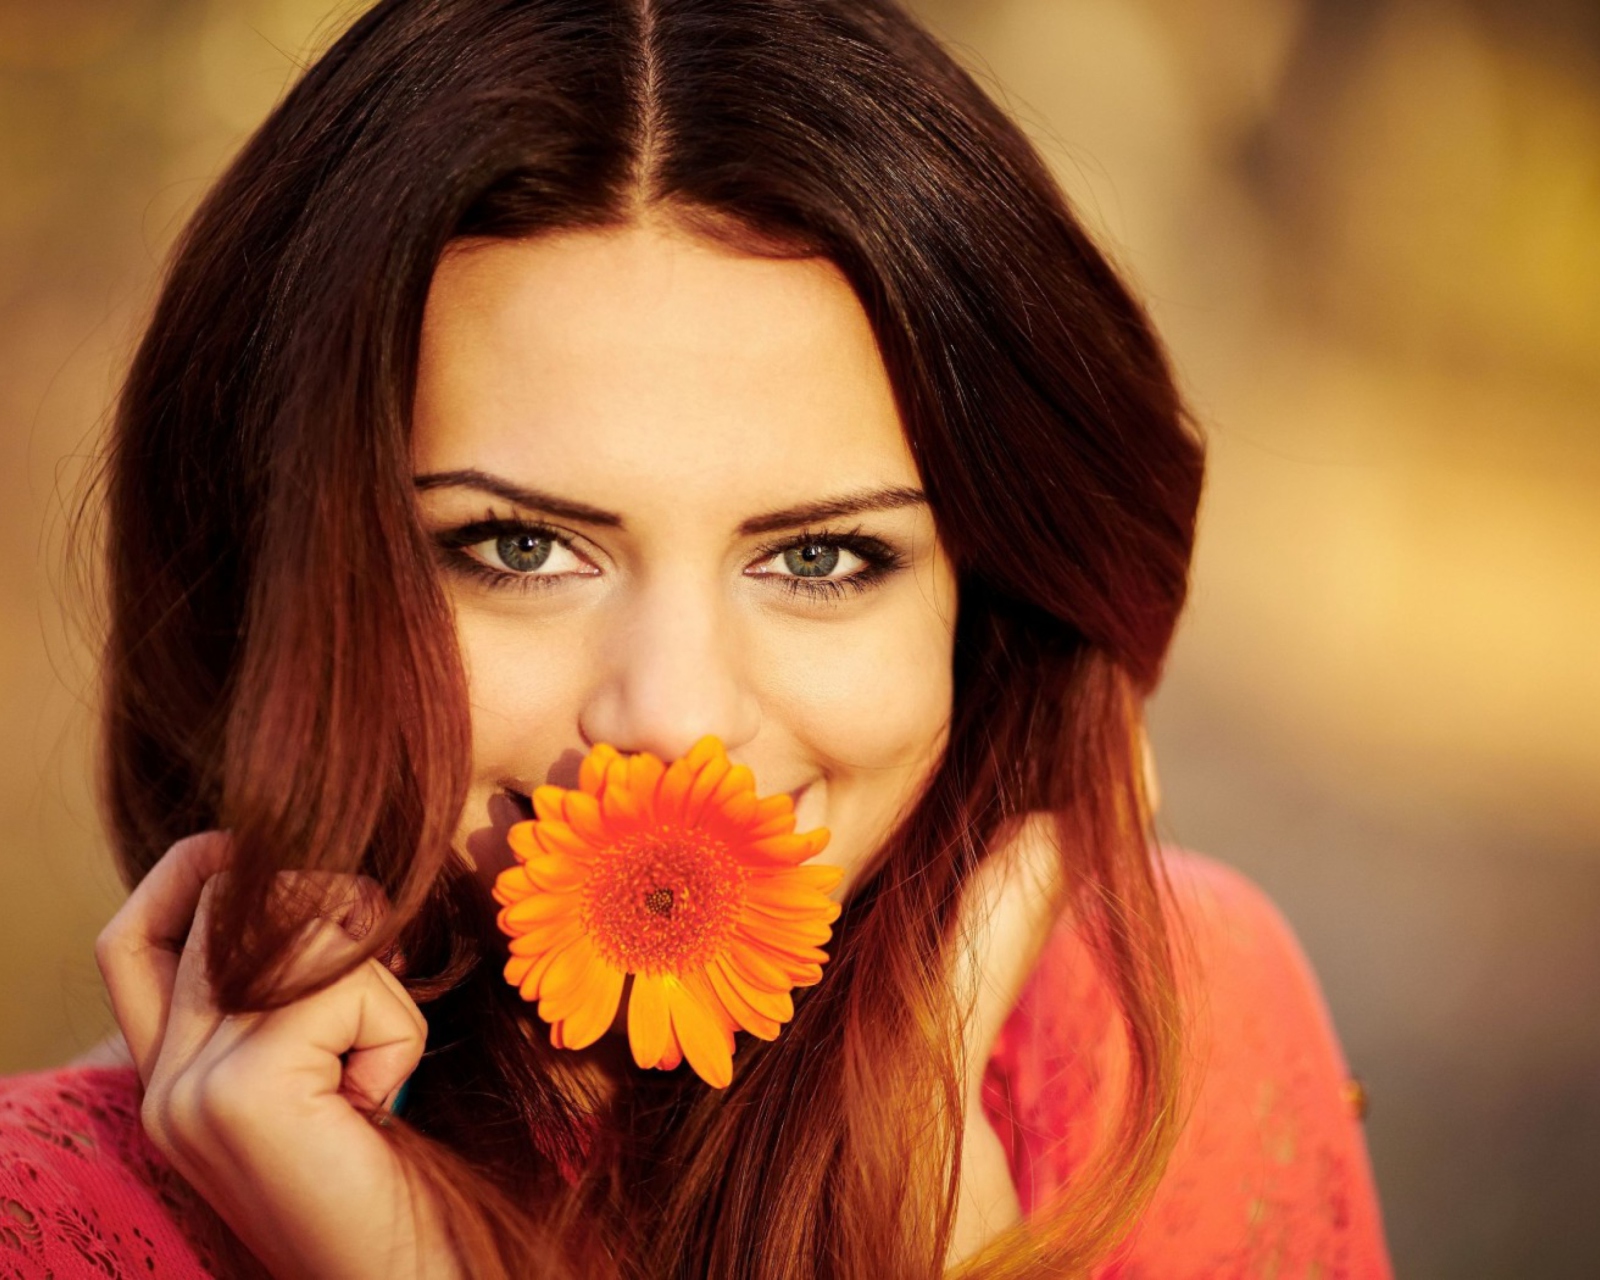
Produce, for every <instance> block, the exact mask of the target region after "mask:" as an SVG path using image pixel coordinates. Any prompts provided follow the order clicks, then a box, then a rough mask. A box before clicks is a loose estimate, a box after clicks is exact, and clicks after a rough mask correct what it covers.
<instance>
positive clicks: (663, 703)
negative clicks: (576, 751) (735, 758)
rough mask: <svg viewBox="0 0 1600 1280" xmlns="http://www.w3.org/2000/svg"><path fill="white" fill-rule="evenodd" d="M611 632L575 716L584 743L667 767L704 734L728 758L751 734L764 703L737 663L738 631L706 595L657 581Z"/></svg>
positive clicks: (636, 597) (635, 598)
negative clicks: (643, 755) (648, 757)
mask: <svg viewBox="0 0 1600 1280" xmlns="http://www.w3.org/2000/svg"><path fill="white" fill-rule="evenodd" d="M625 608H626V612H625V613H623V614H621V615H620V616H618V617H617V618H616V619H615V621H614V622H613V623H612V624H611V625H610V626H609V627H608V629H607V636H606V641H605V642H604V644H603V645H602V646H601V652H599V653H597V655H596V666H597V670H596V682H595V684H594V686H593V688H592V690H591V692H590V694H589V696H588V698H587V699H586V701H585V703H584V705H583V708H582V710H581V711H580V713H579V718H578V729H579V732H580V733H581V734H582V736H583V739H584V742H585V744H586V745H589V746H593V745H594V744H595V743H596V742H606V743H609V744H610V745H612V746H613V747H615V748H616V749H617V750H618V751H622V752H632V751H649V752H652V753H654V754H655V755H657V756H659V757H660V758H661V759H663V760H667V761H671V760H675V759H676V758H677V757H679V756H681V755H683V754H684V753H685V752H687V751H688V750H689V748H690V747H692V746H693V745H694V744H695V743H696V742H698V741H699V740H700V739H701V738H702V737H704V736H705V735H706V734H708V733H711V734H715V735H716V736H717V737H718V738H720V739H721V740H722V745H723V746H724V747H725V748H726V749H727V750H728V751H729V752H730V753H731V752H733V751H735V750H736V749H737V748H738V747H740V746H742V745H743V744H745V743H746V742H749V741H750V739H752V738H753V737H755V734H756V730H757V729H758V728H759V726H760V721H761V713H760V703H759V700H758V699H757V697H756V694H755V690H754V689H753V688H752V687H751V685H750V681H749V680H748V679H747V676H746V671H745V667H744V664H743V662H742V661H741V660H740V653H739V644H738V638H737V626H736V624H735V621H734V620H733V619H730V618H729V617H727V616H726V611H725V610H724V609H723V608H722V607H721V602H720V601H719V600H717V599H716V598H715V597H714V596H713V595H712V594H710V593H694V594H692V595H690V594H686V593H685V591H684V590H683V588H682V586H681V584H680V585H679V586H677V587H675V586H674V585H673V584H672V583H669V582H665V581H663V582H659V583H656V584H653V585H652V586H650V587H649V588H645V589H641V590H640V591H639V592H638V593H637V594H634V595H633V596H632V598H631V599H630V600H629V601H628V603H627V605H626V606H625Z"/></svg>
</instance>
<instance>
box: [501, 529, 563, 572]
mask: <svg viewBox="0 0 1600 1280" xmlns="http://www.w3.org/2000/svg"><path fill="white" fill-rule="evenodd" d="M554 547H555V540H554V539H553V538H547V537H542V536H541V535H539V534H537V533H529V532H524V533H509V534H506V535H505V536H504V537H502V538H498V539H496V540H495V544H494V549H495V554H496V555H498V556H499V557H500V563H501V564H503V565H505V567H506V568H508V569H511V570H513V571H514V572H516V573H532V572H533V571H534V570H535V569H537V568H539V567H540V566H541V565H543V564H544V562H545V561H546V560H548V559H549V558H550V552H551V550H552V549H553V548H554Z"/></svg>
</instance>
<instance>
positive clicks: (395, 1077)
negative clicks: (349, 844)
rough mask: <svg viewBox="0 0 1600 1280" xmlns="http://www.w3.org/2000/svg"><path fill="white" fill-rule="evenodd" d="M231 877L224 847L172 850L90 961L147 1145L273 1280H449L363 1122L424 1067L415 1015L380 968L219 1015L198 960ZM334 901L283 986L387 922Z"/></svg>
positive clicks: (424, 1218)
mask: <svg viewBox="0 0 1600 1280" xmlns="http://www.w3.org/2000/svg"><path fill="white" fill-rule="evenodd" d="M227 860H228V838H227V836H226V835H224V834H223V833H220V832H206V833H204V834H201V835H196V836H191V837H189V838H188V839H186V840H181V841H179V842H178V843H177V844H175V845H174V846H173V847H172V848H171V849H170V850H168V851H167V853H166V855H165V856H164V857H162V859H161V861H160V862H158V863H157V864H156V865H155V866H154V867H153V868H152V869H151V871H150V873H149V875H147V876H146V877H145V879H144V880H143V881H142V882H141V883H140V885H139V886H138V888H136V889H135V890H134V891H133V893H132V895H131V896H130V897H129V899H128V901H127V903H126V904H124V906H123V907H122V909H121V910H120V911H118V912H117V914H116V916H115V917H113V919H112V920H111V923H110V924H108V925H107V926H106V928H105V929H104V931H103V932H102V933H101V935H100V937H99V940H98V941H97V943H96V946H95V958H96V960H97V962H98V963H99V966H100V971H101V973H102V975H103V976H104V978H105V983H106V987H107V989H108V990H109V992H110V994H111V1003H112V1006H113V1008H114V1010H115V1013H116V1017H117V1021H118V1023H119V1024H120V1025H121V1028H122V1033H123V1036H124V1037H125V1038H126V1040H127V1043H128V1048H129V1051H130V1053H131V1055H132V1058H133V1061H134V1064H135V1065H136V1066H137V1068H138V1071H139V1076H140V1079H141V1080H142V1081H143V1082H144V1086H145V1094H144V1105H143V1109H142V1113H141V1114H142V1119H143V1122H144V1127H145V1130H146V1131H147V1132H148V1134H149V1135H150V1138H151V1140H152V1141H153V1142H154V1144H155V1145H156V1147H157V1148H158V1149H159V1150H160V1151H161V1152H162V1153H163V1154H164V1155H165V1156H166V1157H167V1158H168V1159H169V1160H170V1161H171V1162H172V1164H173V1166H174V1167H175V1168H176V1169H177V1170H178V1172H179V1173H181V1174H182V1175H183V1176H184V1177H185V1178H186V1179H187V1180H188V1181H189V1183H190V1184H191V1185H193V1186H194V1188H195V1189H196V1190H197V1191H198V1192H200V1194H201V1195H203V1196H204V1197H205V1198H206V1199H207V1200H208V1201H209V1202H210V1203H211V1205H212V1206H213V1207H214V1208H215V1209H216V1210H217V1212H218V1213H219V1214H220V1215H221V1216H222V1218H223V1219H224V1220H225V1221H226V1222H227V1223H228V1225H229V1226H230V1227H232V1229H233V1230H234V1232H235V1233H236V1234H237V1235H238V1236H239V1238H240V1239H241V1240H243V1241H244V1243H245V1244H246V1245H247V1246H248V1247H249V1248H250V1249H251V1251H252V1252H253V1253H254V1254H255V1255H256V1256H257V1257H258V1258H259V1259H261V1261H262V1262H263V1263H265V1264H266V1266H267V1267H268V1269H269V1270H270V1271H271V1272H272V1273H273V1274H274V1275H275V1276H279V1277H289V1276H307V1277H311V1276H314V1277H318V1280H324V1278H326V1280H333V1278H335V1277H337V1278H341V1280H342V1278H344V1277H351V1278H354V1277H367V1276H381V1277H384V1278H385V1280H392V1278H394V1277H401V1276H404V1277H412V1276H417V1277H423V1276H426V1277H435V1276H452V1277H453V1276H457V1275H459V1274H460V1272H459V1269H458V1267H457V1265H456V1262H455V1258H454V1254H453V1252H452V1250H451V1248H450V1241H449V1233H448V1230H447V1229H446V1227H445V1226H444V1224H443V1223H442V1222H441V1221H440V1219H439V1215H438V1214H437V1212H436V1211H435V1209H434V1206H433V1205H432V1203H431V1201H430V1200H429V1198H428V1196H427V1195H426V1194H425V1193H424V1192H423V1191H422V1190H421V1187H420V1184H419V1185H418V1186H417V1187H416V1189H415V1194H414V1193H413V1186H412V1184H411V1182H409V1181H408V1179H407V1170H406V1167H405V1166H404V1165H403V1163H402V1162H401V1160H400V1158H399V1156H398V1155H397V1154H396V1153H395V1151H394V1150H393V1148H392V1147H391V1146H390V1144H389V1143H388V1142H387V1141H385V1140H384V1138H383V1136H382V1134H381V1133H379V1132H378V1130H377V1128H376V1127H375V1126H374V1124H373V1122H372V1120H371V1119H369V1116H371V1115H374V1114H376V1115H380V1116H381V1115H384V1114H386V1113H387V1112H386V1104H387V1103H389V1102H390V1101H391V1100H392V1097H393V1095H394V1093H395V1091H396V1090H398V1088H399V1086H400V1085H401V1083H402V1082H403V1081H404V1080H405V1078H406V1077H407V1076H408V1075H410V1073H411V1072H412V1070H414V1069H415V1067H416V1065H417V1062H418V1061H419V1060H420V1058H421V1056H422V1049H423V1044H424V1041H425V1039H426V1036H427V1023H426V1022H425V1021H424V1019H423V1017H422V1014H421V1013H420V1012H419V1010H418V1009H417V1007H416V1005H415V1004H414V1003H413V1002H412V1000H411V998H410V997H409V996H408V995H407V994H406V992H405V989H404V988H403V987H402V986H401V985H400V983H399V981H398V980H397V979H396V978H395V976H394V975H393V974H392V973H390V972H389V971H388V970H387V969H386V968H385V967H384V966H383V965H382V964H380V963H379V962H378V961H376V960H373V959H369V960H367V961H365V962H364V963H362V964H360V965H358V966H357V967H356V968H355V969H354V970H352V971H351V972H350V973H348V974H346V975H345V976H344V977H343V978H341V979H340V980H339V981H337V982H335V983H333V984H332V985H330V986H328V987H326V988H324V989H323V990H321V991H318V992H316V993H314V994H312V995H308V996H305V997H304V998H302V999H300V1000H296V1001H295V1002H293V1003H292V1004H288V1005H285V1006H284V1007H283V1008H281V1009H275V1010H273V1011H271V1012H269V1013H250V1014H230V1015H224V1014H222V1013H221V1012H219V1011H218V1009H217V1007H216V1004H215V1002H214V1000H213V997H212V991H211V986H210V983H209V981H208V978H207V968H206V951H205V948H206V938H207V932H208V930H207V922H208V915H209V910H210V903H211V901H212V897H213V895H214V893H215V892H216V889H217V887H218V884H219V880H218V877H219V876H221V875H225V874H226V863H227ZM298 879H299V877H298V876H295V875H291V874H288V873H286V874H285V875H284V876H283V877H282V881H283V883H282V886H281V887H282V888H283V889H284V890H285V891H292V890H293V888H294V887H295V882H296V881H297V880H298ZM316 883H317V885H318V886H320V887H326V886H327V884H328V880H327V878H326V877H323V878H320V879H319V880H317V881H316ZM302 887H304V886H303V885H302ZM338 887H339V889H340V890H341V892H340V893H339V894H338V895H337V896H336V898H335V899H334V900H333V901H332V903H331V905H330V909H331V910H332V911H333V912H334V913H335V914H334V915H333V916H324V917H319V918H317V919H316V920H315V921H314V922H313V923H312V924H311V926H310V927H309V928H308V930H307V933H306V936H305V938H304V940H303V943H302V946H301V948H300V950H299V951H298V952H297V953H296V955H295V957H294V960H293V962H292V964H291V965H290V966H289V969H288V972H286V974H285V975H284V980H285V981H286V982H292V981H295V980H297V979H299V978H302V977H304V976H306V975H307V974H309V973H311V972H314V971H318V970H323V969H325V967H326V966H328V965H329V964H330V963H331V962H333V961H335V960H337V959H338V958H340V957H342V956H348V955H349V954H350V953H352V952H353V951H355V950H356V948H357V941H356V936H357V933H356V931H364V930H363V926H364V925H365V926H367V927H370V922H371V919H372V917H373V914H374V913H375V912H381V911H382V910H383V909H384V907H385V905H386V904H385V903H384V900H383V895H382V891H381V890H380V889H379V888H378V887H377V885H376V884H375V883H373V882H372V881H370V880H366V879H365V878H358V877H354V876H351V877H341V878H339V882H338Z"/></svg>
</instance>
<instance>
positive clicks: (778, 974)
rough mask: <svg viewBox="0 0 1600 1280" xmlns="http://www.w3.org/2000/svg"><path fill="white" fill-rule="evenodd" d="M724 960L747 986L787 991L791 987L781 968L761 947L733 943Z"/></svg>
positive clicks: (765, 989)
mask: <svg viewBox="0 0 1600 1280" xmlns="http://www.w3.org/2000/svg"><path fill="white" fill-rule="evenodd" d="M724 960H725V961H726V963H727V964H728V965H729V966H730V967H731V968H732V969H733V971H734V972H735V973H737V974H738V975H739V976H740V977H741V978H743V979H744V980H745V984H746V985H747V986H750V987H754V988H757V989H758V990H761V991H787V990H788V989H789V988H790V987H791V986H792V985H793V984H792V983H791V982H790V981H789V975H788V974H787V973H785V972H784V969H783V966H781V965H780V964H779V963H778V962H777V960H776V958H774V957H773V956H771V955H769V954H768V953H767V951H766V949H765V948H763V947H756V946H751V945H749V944H741V943H735V944H734V945H733V946H731V947H729V948H728V950H727V953H726V955H725V956H724Z"/></svg>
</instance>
